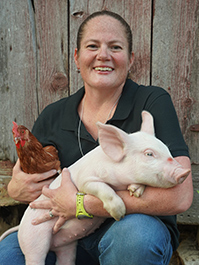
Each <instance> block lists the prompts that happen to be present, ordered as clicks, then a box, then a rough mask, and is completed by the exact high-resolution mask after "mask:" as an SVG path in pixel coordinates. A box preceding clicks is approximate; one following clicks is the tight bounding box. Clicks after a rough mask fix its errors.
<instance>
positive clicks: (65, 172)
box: [61, 167, 71, 186]
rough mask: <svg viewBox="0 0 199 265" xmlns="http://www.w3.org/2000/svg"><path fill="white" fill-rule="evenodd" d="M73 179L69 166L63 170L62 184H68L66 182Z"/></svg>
mask: <svg viewBox="0 0 199 265" xmlns="http://www.w3.org/2000/svg"><path fill="white" fill-rule="evenodd" d="M68 181H71V178H70V171H69V170H68V168H66V167H65V168H63V170H62V180H61V185H62V186H63V185H66V182H68Z"/></svg>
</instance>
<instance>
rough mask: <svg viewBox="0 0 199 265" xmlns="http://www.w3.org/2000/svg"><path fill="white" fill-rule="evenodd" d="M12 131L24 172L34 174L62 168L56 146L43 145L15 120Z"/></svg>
mask: <svg viewBox="0 0 199 265" xmlns="http://www.w3.org/2000/svg"><path fill="white" fill-rule="evenodd" d="M12 133H13V139H14V142H15V145H16V150H17V155H18V157H19V160H20V165H21V168H22V170H23V171H24V172H26V173H29V174H34V173H44V172H47V171H49V170H51V169H56V170H57V171H59V170H60V161H59V157H58V151H57V149H56V148H55V147H54V146H52V145H50V146H45V147H43V146H42V144H41V143H40V142H39V141H38V140H37V138H36V137H35V136H34V135H33V134H32V133H31V132H30V131H29V130H28V129H27V128H26V127H25V126H23V125H19V126H18V125H17V124H16V123H15V122H13V130H12Z"/></svg>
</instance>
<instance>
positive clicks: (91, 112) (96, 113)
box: [78, 89, 122, 140]
mask: <svg viewBox="0 0 199 265" xmlns="http://www.w3.org/2000/svg"><path fill="white" fill-rule="evenodd" d="M121 93H122V89H118V90H116V91H112V92H111V91H104V93H103V92H102V91H99V93H95V92H94V91H90V90H88V91H87V90H85V95H84V97H83V99H82V101H81V103H80V105H79V108H78V113H79V116H80V119H81V120H82V122H83V123H84V126H85V127H86V129H87V131H88V132H89V133H90V134H91V135H92V136H93V138H94V139H95V140H97V138H98V131H97V126H96V122H98V121H100V122H102V123H106V122H107V120H109V119H111V118H112V116H113V115H114V112H115V110H116V107H117V104H118V101H119V98H120V96H121Z"/></svg>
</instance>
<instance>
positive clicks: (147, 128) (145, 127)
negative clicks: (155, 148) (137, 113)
mask: <svg viewBox="0 0 199 265" xmlns="http://www.w3.org/2000/svg"><path fill="white" fill-rule="evenodd" d="M140 131H142V132H146V133H149V134H151V135H155V131H154V124H153V116H152V115H151V114H150V113H149V112H148V111H145V110H144V111H142V124H141V129H140Z"/></svg>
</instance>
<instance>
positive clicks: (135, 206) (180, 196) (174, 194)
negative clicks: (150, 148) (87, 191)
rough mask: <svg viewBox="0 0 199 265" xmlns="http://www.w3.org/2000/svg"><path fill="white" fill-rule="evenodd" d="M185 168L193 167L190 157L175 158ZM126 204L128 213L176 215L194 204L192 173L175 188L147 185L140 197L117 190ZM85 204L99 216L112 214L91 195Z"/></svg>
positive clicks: (87, 197) (89, 210)
mask: <svg viewBox="0 0 199 265" xmlns="http://www.w3.org/2000/svg"><path fill="white" fill-rule="evenodd" d="M175 159H176V160H177V161H178V162H179V163H180V164H181V165H183V166H184V167H185V168H190V169H191V164H190V160H189V158H188V157H185V156H181V157H176V158H175ZM117 194H118V195H119V196H120V197H121V198H122V199H123V201H124V203H125V205H126V213H127V214H130V213H144V214H149V215H175V214H179V213H181V212H184V211H186V210H187V209H188V208H189V207H190V206H191V204H192V200H193V185H192V176H191V173H190V174H189V176H188V177H187V179H186V180H185V181H184V182H183V183H182V184H178V185H176V186H175V187H173V188H169V189H163V188H153V187H149V186H147V187H146V189H145V191H144V193H143V195H142V196H141V197H139V198H136V197H134V196H132V197H131V196H130V195H129V191H117ZM84 205H85V209H86V211H87V212H88V213H90V214H93V215H98V216H106V217H109V216H110V215H109V214H108V213H107V212H106V210H105V209H104V208H103V205H102V202H101V201H100V200H99V199H98V198H96V197H94V196H91V195H85V196H84Z"/></svg>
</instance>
